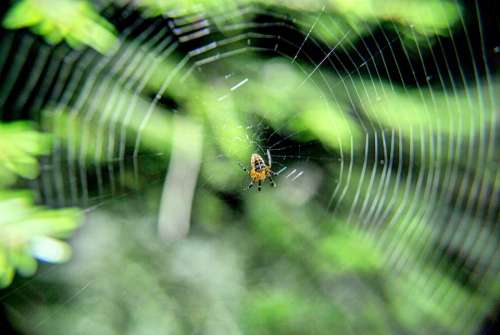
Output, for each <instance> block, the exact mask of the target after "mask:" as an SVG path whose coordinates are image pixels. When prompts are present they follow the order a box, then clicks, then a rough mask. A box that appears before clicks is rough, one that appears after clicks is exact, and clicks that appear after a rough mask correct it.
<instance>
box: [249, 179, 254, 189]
mask: <svg viewBox="0 0 500 335" xmlns="http://www.w3.org/2000/svg"><path fill="white" fill-rule="evenodd" d="M252 187H253V181H251V182H250V184H248V189H251V188H252Z"/></svg>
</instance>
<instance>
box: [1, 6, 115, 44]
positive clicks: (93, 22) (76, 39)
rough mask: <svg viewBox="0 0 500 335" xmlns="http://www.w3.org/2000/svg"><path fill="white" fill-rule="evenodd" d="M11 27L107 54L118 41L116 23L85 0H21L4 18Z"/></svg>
mask: <svg viewBox="0 0 500 335" xmlns="http://www.w3.org/2000/svg"><path fill="white" fill-rule="evenodd" d="M3 26H4V27H5V28H8V29H19V28H31V29H32V30H33V32H35V33H36V34H39V35H42V36H43V37H44V38H45V39H46V40H47V42H49V43H51V44H56V43H59V42H61V41H62V40H65V41H66V42H68V44H69V45H70V46H72V47H73V48H79V47H81V46H82V45H88V46H90V47H92V48H94V49H96V50H97V51H99V52H101V53H106V52H108V51H109V50H110V48H112V47H113V45H114V44H115V43H116V42H117V39H116V33H115V30H114V28H113V26H112V25H111V24H110V23H109V22H107V21H106V20H105V19H104V18H102V17H101V16H100V15H99V14H98V13H97V12H96V11H95V9H94V8H93V7H92V6H91V4H90V3H89V2H88V1H85V0H43V1H40V0H18V1H17V2H16V3H15V4H14V5H13V6H12V7H11V8H10V10H9V12H8V13H7V15H6V16H5V19H4V21H3Z"/></svg>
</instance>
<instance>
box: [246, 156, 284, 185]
mask: <svg viewBox="0 0 500 335" xmlns="http://www.w3.org/2000/svg"><path fill="white" fill-rule="evenodd" d="M267 157H268V164H266V162H265V161H264V159H263V158H262V156H261V155H259V154H256V153H254V154H252V156H251V157H250V166H251V168H250V171H248V169H247V168H246V167H244V166H243V165H241V163H240V166H241V168H242V169H243V171H245V172H246V173H248V175H249V176H250V178H251V180H252V181H251V182H250V184H249V185H248V188H249V189H250V188H252V187H253V186H254V185H255V184H257V191H259V192H260V191H261V190H262V182H263V181H265V180H266V179H269V182H270V183H271V186H272V187H276V183H275V182H274V181H273V178H272V176H277V175H278V174H277V173H276V172H274V171H273V170H271V154H270V153H269V150H268V151H267Z"/></svg>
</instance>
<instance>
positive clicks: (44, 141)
mask: <svg viewBox="0 0 500 335" xmlns="http://www.w3.org/2000/svg"><path fill="white" fill-rule="evenodd" d="M50 142H51V136H50V135H49V134H43V133H40V132H37V131H35V130H34V126H33V125H32V124H31V123H29V122H14V123H8V124H3V123H0V187H2V186H8V185H11V184H13V183H14V182H15V181H16V179H17V177H18V176H19V177H23V178H28V179H34V178H36V177H37V176H38V173H39V167H38V161H37V159H36V156H40V155H45V154H48V153H49V151H50Z"/></svg>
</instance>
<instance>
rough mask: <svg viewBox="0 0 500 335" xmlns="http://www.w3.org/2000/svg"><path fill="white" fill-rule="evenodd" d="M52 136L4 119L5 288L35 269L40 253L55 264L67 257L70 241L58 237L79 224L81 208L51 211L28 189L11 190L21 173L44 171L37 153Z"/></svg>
mask: <svg viewBox="0 0 500 335" xmlns="http://www.w3.org/2000/svg"><path fill="white" fill-rule="evenodd" d="M50 148H51V135H50V134H45V133H40V132H38V131H36V130H35V129H34V124H32V123H28V122H22V121H21V122H14V123H0V213H1V215H0V288H3V287H6V286H8V285H9V284H10V283H11V282H12V279H13V277H14V272H15V270H17V271H18V272H19V273H20V274H21V275H23V276H31V275H33V274H34V273H35V271H36V268H37V263H36V261H35V258H37V259H39V260H42V261H45V262H51V263H59V262H63V261H66V260H67V259H68V258H69V255H70V248H69V246H68V245H67V244H66V243H64V242H61V241H59V240H57V239H56V238H63V237H68V235H69V234H70V233H71V232H72V231H73V230H74V229H75V228H76V227H77V225H78V224H79V222H80V221H81V219H80V217H79V216H80V214H79V213H80V211H79V210H76V209H63V210H49V209H45V208H43V207H39V206H35V205H34V199H33V194H31V193H30V192H28V191H11V190H7V189H6V188H7V187H8V186H13V185H14V184H15V183H16V181H17V180H18V177H23V178H28V179H34V178H36V177H37V176H38V174H39V170H40V168H39V163H38V160H37V156H41V155H47V154H48V153H49V151H50Z"/></svg>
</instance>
